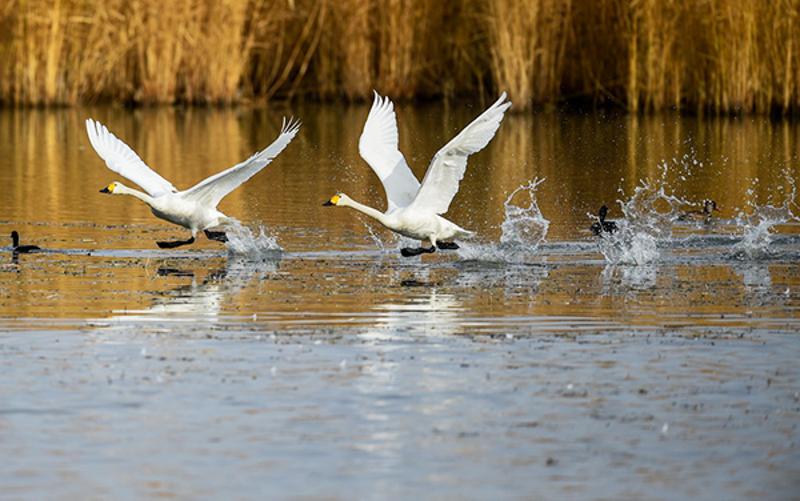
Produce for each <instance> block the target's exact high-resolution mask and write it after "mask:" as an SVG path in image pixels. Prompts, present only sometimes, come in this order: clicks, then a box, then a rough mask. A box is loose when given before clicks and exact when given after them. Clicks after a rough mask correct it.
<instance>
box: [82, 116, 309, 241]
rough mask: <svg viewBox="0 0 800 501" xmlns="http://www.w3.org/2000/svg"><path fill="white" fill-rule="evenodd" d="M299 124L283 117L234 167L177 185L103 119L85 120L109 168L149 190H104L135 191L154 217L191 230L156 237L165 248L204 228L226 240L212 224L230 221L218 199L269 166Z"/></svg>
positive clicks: (114, 187)
mask: <svg viewBox="0 0 800 501" xmlns="http://www.w3.org/2000/svg"><path fill="white" fill-rule="evenodd" d="M299 130H300V122H299V121H295V120H291V119H290V120H289V121H287V120H286V119H285V118H284V120H283V125H282V127H281V132H280V135H278V138H277V139H276V140H275V141H273V143H272V144H270V145H269V146H267V147H266V148H265V149H263V150H261V151H259V152H258V153H256V154H255V155H253V156H251V157H250V158H248V159H247V160H245V161H244V162H241V163H240V164H237V165H234V166H233V167H231V168H230V169H227V170H225V171H222V172H220V173H218V174H215V175H213V176H211V177H209V178H206V179H204V180H203V181H200V182H199V183H197V184H196V185H194V186H192V187H191V188H189V189H188V190H184V191H178V190H177V189H176V188H175V187H174V186H172V183H170V182H169V181H167V180H166V179H164V178H163V177H161V176H159V175H158V174H157V173H156V172H155V171H153V170H152V169H151V168H150V167H148V166H147V164H145V163H144V162H143V161H142V159H141V158H139V156H138V155H137V154H136V152H134V151H133V150H132V149H131V148H130V147H129V146H128V145H127V144H125V143H124V142H122V141H121V140H119V139H118V138H117V137H116V136H114V134H112V133H111V132H109V131H108V129H107V128H106V127H105V125H103V124H101V123H99V122H95V121H94V120H92V119H91V118H90V119H88V120H86V132H87V134H88V135H89V142H90V143H92V147H93V148H94V150H95V151H96V152H97V154H98V155H99V156H100V158H102V159H103V160H104V161H105V162H106V165H107V166H108V168H109V169H111V170H113V171H114V172H116V173H118V174H121V175H122V176H124V177H126V178H127V179H130V180H131V181H133V182H134V183H136V184H138V185H139V186H141V187H142V188H144V190H145V191H146V192H147V193H143V192H141V191H138V190H134V189H132V188H128V187H127V186H125V185H123V184H122V183H120V182H118V181H115V182H113V183H111V184H109V185H108V186H106V187H105V188H103V189H102V190H100V192H101V193H109V194H114V195H131V196H133V197H136V198H138V199H139V200H141V201H143V202H144V203H146V204H147V205H149V206H150V210H151V211H152V212H153V214H154V215H155V216H156V217H158V218H161V219H164V220H166V221H169V222H170V223H173V224H177V225H178V226H183V227H184V228H186V229H188V230H190V231H191V232H192V237H191V238H190V239H189V240H184V241H176V242H156V243H157V244H158V246H159V247H161V248H162V249H164V248H173V247H178V246H180V245H187V244H191V243H193V242H194V239H195V237H196V236H197V232H198V231H203V232H205V234H206V236H207V237H208V238H209V239H212V240H218V241H220V242H225V241H226V240H227V238H226V237H225V233H224V232H220V231H209V230H208V229H209V228H214V227H217V226H221V225H224V224H226V223H229V222H231V221H232V219H231V218H229V217H227V216H226V215H225V214H223V213H222V212H220V211H218V210H217V204H219V202H220V201H221V200H222V199H223V198H224V197H225V195H227V194H228V193H230V192H232V191H233V190H235V189H236V188H238V187H239V186H240V185H241V184H242V183H244V182H245V181H247V180H248V179H250V178H251V177H253V176H254V175H256V174H257V173H258V172H259V171H260V170H261V169H263V168H264V167H266V165H267V164H269V163H270V162H271V161H272V159H274V158H275V157H276V156H278V154H279V153H280V152H282V151H283V149H284V148H286V146H287V145H288V144H289V143H290V142H291V141H292V139H294V136H295V135H296V134H297V131H299Z"/></svg>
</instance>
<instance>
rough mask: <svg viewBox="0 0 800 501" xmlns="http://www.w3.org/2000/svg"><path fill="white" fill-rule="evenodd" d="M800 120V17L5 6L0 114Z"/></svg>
mask: <svg viewBox="0 0 800 501" xmlns="http://www.w3.org/2000/svg"><path fill="white" fill-rule="evenodd" d="M373 88H375V89H378V90H379V91H381V92H383V93H386V94H388V95H391V96H392V97H394V98H397V99H403V98H415V97H420V96H446V97H451V96H458V95H474V94H476V93H478V94H497V93H498V92H499V91H501V90H507V91H508V92H509V94H510V96H511V99H512V100H513V101H514V103H515V109H526V108H529V107H532V106H537V105H542V104H548V103H558V102H564V101H572V100H575V99H580V100H588V101H590V102H594V103H609V104H612V105H617V106H624V107H626V108H627V109H629V110H631V111H639V110H645V111H654V110H661V109H667V108H676V109H689V110H697V111H703V112H721V113H727V112H760V113H767V112H781V113H788V112H792V111H796V110H798V109H800V0H702V1H700V0H697V1H681V0H594V1H591V2H590V1H580V0H452V1H449V2H442V1H439V0H221V1H211V0H174V1H171V2H168V3H163V2H161V1H160V0H129V1H128V0H5V2H3V3H1V4H0V102H3V103H6V104H18V105H39V104H72V103H77V102H85V101H96V100H115V101H122V102H133V103H173V102H178V101H180V102H191V103H231V102H237V101H242V100H251V99H254V100H262V99H271V98H273V97H291V96H294V95H298V94H303V95H312V96H315V97H318V98H322V99H328V98H338V97H345V98H347V99H350V100H358V99H370V98H371V96H370V90H371V89H373Z"/></svg>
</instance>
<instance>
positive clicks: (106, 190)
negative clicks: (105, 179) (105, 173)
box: [100, 186, 111, 193]
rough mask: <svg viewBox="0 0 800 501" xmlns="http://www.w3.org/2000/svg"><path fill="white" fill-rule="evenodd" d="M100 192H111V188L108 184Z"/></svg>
mask: <svg viewBox="0 0 800 501" xmlns="http://www.w3.org/2000/svg"><path fill="white" fill-rule="evenodd" d="M100 193H111V190H109V189H108V186H106V187H105V188H103V189H102V190H100Z"/></svg>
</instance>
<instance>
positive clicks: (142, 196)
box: [114, 184, 154, 207]
mask: <svg viewBox="0 0 800 501" xmlns="http://www.w3.org/2000/svg"><path fill="white" fill-rule="evenodd" d="M117 193H119V194H120V195H130V196H132V197H136V198H138V199H139V200H141V201H142V202H144V203H146V204H147V205H149V206H151V207H152V206H153V202H154V200H153V197H151V196H150V195H148V194H147V193H142V192H141V191H139V190H134V189H133V188H128V187H127V186H123V185H121V184H117V187H116V188H115V189H114V194H117Z"/></svg>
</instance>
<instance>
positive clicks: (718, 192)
mask: <svg viewBox="0 0 800 501" xmlns="http://www.w3.org/2000/svg"><path fill="white" fill-rule="evenodd" d="M480 109H481V105H478V104H475V105H473V106H471V107H469V106H467V105H451V106H442V105H431V106H418V107H413V106H409V105H401V106H398V117H399V132H400V146H401V150H402V151H403V152H404V153H405V156H406V159H407V160H408V162H409V164H410V165H411V167H412V169H413V170H414V172H415V173H416V174H417V175H418V176H419V177H420V178H421V177H422V176H423V175H424V172H425V169H426V168H427V165H428V162H429V160H430V158H431V157H432V156H433V155H434V154H435V152H436V151H437V150H438V149H439V148H440V147H441V146H442V145H443V144H445V143H446V142H447V141H448V140H449V139H450V138H451V137H452V136H454V135H455V134H456V133H457V132H458V131H459V130H460V128H461V127H462V126H463V125H464V124H466V123H467V122H468V121H469V120H471V119H472V118H473V117H474V116H475V115H476V114H477V113H478V112H479V111H480ZM366 113H367V107H365V106H360V105H358V106H356V105H353V106H333V105H316V104H304V105H299V106H298V107H297V108H295V109H291V110H288V109H271V108H257V109H229V108H224V109H213V108H208V109H206V108H188V109H181V108H144V109H135V110H129V109H124V108H106V107H102V108H72V109H63V110H26V111H18V110H4V111H0V185H2V186H3V195H2V197H0V232H3V233H4V234H7V233H8V232H9V231H10V230H11V229H19V230H20V231H21V232H22V237H23V241H24V242H30V243H37V244H39V245H42V246H45V247H47V248H50V249H71V250H76V251H77V250H84V251H87V252H88V251H92V250H101V251H102V250H108V249H145V250H148V251H149V252H152V253H153V254H151V255H150V256H151V257H147V258H141V257H137V258H130V257H115V256H113V255H105V256H104V257H103V256H101V257H98V256H96V255H95V256H84V255H70V256H64V255H46V256H42V255H39V256H21V257H20V262H19V264H17V265H14V264H11V263H10V257H9V254H0V258H2V259H4V260H6V261H5V262H4V263H3V264H0V286H2V293H0V316H2V317H6V318H33V317H36V318H48V317H60V318H99V319H102V318H106V317H109V316H112V315H117V316H121V317H130V318H136V317H137V316H140V317H141V316H142V315H144V316H148V315H149V316H155V317H156V318H162V317H163V318H167V317H171V316H172V317H174V316H175V315H179V314H180V312H181V311H184V312H186V313H187V314H191V313H192V311H195V312H198V311H201V310H202V311H203V312H205V313H208V312H209V311H210V310H212V309H214V308H216V309H217V310H219V311H222V312H225V315H227V316H231V317H232V318H233V317H237V316H240V315H243V316H250V315H252V314H253V313H256V314H257V317H259V318H261V320H260V322H262V324H263V325H265V326H267V327H276V326H279V325H286V324H287V322H289V321H290V320H291V321H292V322H294V323H295V325H303V322H310V323H311V324H314V325H319V324H324V323H330V324H332V325H335V324H337V323H347V322H351V323H358V322H361V323H363V324H365V325H372V324H375V325H378V326H380V325H384V326H390V325H397V326H399V327H401V328H402V327H403V326H409V325H411V326H413V325H415V321H416V320H415V319H414V315H416V316H418V317H420V318H421V320H418V321H416V322H417V325H419V324H420V323H422V324H424V323H425V318H428V317H430V318H432V319H439V321H440V322H441V319H445V322H444V324H441V325H439V324H437V322H436V321H435V320H432V321H430V322H429V324H431V325H434V324H436V325H439V327H440V328H441V329H443V332H461V331H464V330H470V329H472V328H480V326H481V324H482V323H491V322H493V321H494V322H500V323H502V322H505V321H510V320H503V321H501V320H500V319H502V318H505V319H509V318H512V317H515V316H516V317H519V318H520V319H521V320H519V321H518V323H519V324H523V323H525V322H528V323H530V322H532V320H531V319H532V318H547V317H571V316H593V317H596V318H601V319H606V320H611V319H615V318H616V317H618V316H619V315H622V316H623V317H626V316H627V320H626V322H630V323H637V322H645V323H646V322H649V321H651V320H652V319H653V318H655V319H657V321H656V322H655V323H661V322H664V321H665V320H664V319H667V318H670V317H672V316H676V315H677V316H679V317H681V316H683V317H685V316H686V314H687V313H689V312H691V313H692V314H697V315H717V316H719V315H720V314H725V313H730V312H737V313H743V312H745V311H747V310H748V306H747V305H748V303H753V302H754V301H755V302H758V301H759V298H758V297H757V295H758V291H759V290H762V289H763V287H761V286H759V285H758V284H755V285H754V284H753V283H750V284H748V283H747V282H746V280H747V277H745V278H743V277H742V274H741V273H737V271H736V269H735V267H733V266H722V265H715V266H672V267H669V269H666V270H655V269H653V270H650V271H648V270H639V272H635V273H634V272H627V273H626V274H621V273H620V272H615V273H616V274H611V275H603V274H602V266H601V265H600V264H599V263H598V262H594V263H592V264H580V263H577V264H576V263H573V264H568V265H564V266H557V267H553V268H549V269H547V270H541V269H540V270H538V271H530V272H528V271H525V270H523V271H520V270H519V269H514V270H511V271H509V270H505V271H503V270H500V271H498V272H491V273H488V274H487V273H484V272H481V271H480V270H478V271H474V270H473V271H470V270H467V271H465V270H463V269H459V268H457V267H453V266H450V265H446V266H444V267H439V268H434V269H431V270H428V271H425V270H426V268H425V267H423V268H420V267H416V266H409V265H407V264H398V261H397V260H396V257H395V256H390V257H383V258H376V257H374V256H373V257H365V258H364V259H361V260H356V261H341V260H340V259H339V258H337V257H336V256H337V254H330V255H327V256H326V257H324V258H308V259H306V258H292V259H287V260H284V261H282V262H281V263H280V264H279V265H278V266H277V267H276V268H275V269H274V270H267V271H265V270H261V271H260V272H253V273H251V274H249V275H248V274H246V273H245V274H241V273H239V274H238V275H236V276H235V277H233V278H231V277H228V278H219V277H216V278H215V277H214V276H213V275H212V271H213V270H219V269H225V268H226V266H228V264H227V260H226V258H225V257H224V250H223V248H222V247H221V246H220V245H219V244H217V243H214V242H208V241H206V240H204V239H200V242H199V243H198V244H197V245H195V246H194V248H192V249H190V250H191V251H197V250H205V251H208V252H216V253H218V254H216V257H205V258H190V259H188V260H186V259H184V260H177V261H175V260H174V259H173V258H165V257H163V256H166V254H159V251H158V250H157V249H155V244H154V241H155V240H156V239H160V238H169V239H171V238H182V237H183V235H185V231H184V230H182V229H180V228H177V227H174V226H171V225H169V224H167V223H164V222H161V221H159V220H156V219H155V218H154V217H153V216H152V215H151V214H150V211H149V209H148V208H147V207H145V206H144V205H143V204H141V203H139V202H138V201H136V200H133V199H130V198H127V197H109V196H105V195H102V194H99V193H98V189H99V188H101V187H103V186H105V185H107V184H108V183H109V182H110V181H113V180H115V179H118V176H117V175H116V174H115V173H113V172H111V171H109V170H108V169H106V168H105V166H104V164H103V163H102V161H101V160H100V159H99V158H98V157H97V155H96V154H95V153H94V151H93V150H92V149H91V147H90V146H89V143H88V140H87V139H86V134H85V129H84V125H83V121H84V120H85V119H86V118H87V117H93V118H95V119H97V120H100V121H101V122H103V123H105V124H106V125H107V126H108V127H109V129H110V130H111V131H112V132H114V133H115V134H116V135H117V136H118V137H120V138H121V139H123V140H124V141H125V142H126V143H128V144H129V145H130V146H131V147H132V148H133V149H134V150H135V151H137V152H138V153H139V155H140V156H141V157H142V158H143V159H144V160H145V162H146V163H148V164H149V165H150V166H151V167H153V168H154V169H155V170H157V171H158V172H159V173H161V174H162V175H163V176H164V177H165V178H167V179H169V180H170V181H172V182H173V184H175V185H176V186H177V187H178V188H180V189H182V188H187V187H189V186H191V185H193V184H194V183H196V182H198V181H200V180H202V179H203V178H205V177H207V176H209V175H211V174H214V173H216V172H218V171H219V170H222V169H224V168H227V167H229V166H231V165H233V164H235V163H237V162H239V161H241V160H242V159H244V158H246V157H247V156H248V155H250V154H251V153H252V152H254V151H256V150H257V149H260V148H262V147H264V146H265V145H266V144H268V143H270V142H271V141H272V140H273V139H274V137H275V136H276V134H277V132H278V130H279V127H280V121H281V116H282V115H287V116H288V115H294V116H297V117H299V118H300V119H302V120H303V122H304V125H303V128H302V129H301V133H300V134H299V135H298V137H297V139H296V140H295V141H294V142H293V143H292V144H291V145H290V146H289V147H288V148H287V149H286V151H285V152H284V153H283V154H282V155H281V156H279V157H278V158H277V159H276V160H275V161H274V162H273V163H272V164H271V165H270V166H268V167H267V168H266V169H265V170H264V171H263V172H261V173H259V174H258V175H257V176H256V177H254V178H253V179H251V180H250V181H249V182H248V183H247V184H245V185H244V186H243V187H242V188H240V189H238V190H236V191H234V192H233V193H231V194H230V195H229V196H228V197H227V198H226V199H225V200H224V201H223V202H222V204H221V207H220V208H221V210H223V212H225V213H226V214H228V215H230V216H233V217H236V218H237V219H240V220H241V221H243V222H245V223H247V224H250V225H258V224H263V225H264V226H266V227H267V228H270V229H272V231H273V232H274V233H275V234H276V235H277V237H278V240H279V242H280V244H281V245H282V246H283V247H284V248H285V249H287V250H289V251H292V252H316V251H329V250H334V249H335V250H343V251H351V250H358V251H364V250H373V249H375V248H376V247H375V244H374V242H373V241H372V240H371V239H370V238H369V236H368V233H367V230H366V228H365V224H369V225H370V227H372V228H374V229H375V231H376V232H377V234H378V235H379V236H380V237H381V238H383V239H385V240H389V239H390V234H389V233H388V232H387V231H385V230H383V229H380V228H378V226H377V225H376V224H374V223H372V222H368V221H365V220H364V219H363V218H362V217H361V216H359V215H357V214H355V213H354V212H352V211H348V210H343V209H335V208H333V209H331V208H323V207H322V206H321V204H322V202H323V201H325V200H327V199H328V198H329V197H330V196H331V195H332V194H333V193H335V192H336V191H344V192H346V193H348V194H349V195H350V196H352V197H353V198H355V199H357V200H359V201H361V202H363V203H367V204H370V205H373V206H375V207H378V208H383V207H384V204H385V202H384V198H383V193H382V189H381V186H380V183H379V182H378V179H377V178H376V177H375V176H374V175H373V174H372V172H371V170H370V169H369V167H368V166H367V165H366V164H365V163H364V162H363V161H362V160H361V158H360V157H359V156H358V137H359V135H360V132H361V128H362V126H363V121H364V118H365V116H366ZM799 131H800V128H799V127H798V126H797V125H796V124H793V123H791V122H788V121H783V122H770V121H768V120H764V119H760V118H745V119H738V118H737V119H731V118H725V119H709V120H697V119H694V118H685V117H679V116H673V115H660V116H652V117H644V116H619V115H610V116H603V115H602V114H591V115H561V114H541V115H530V114H525V115H510V116H508V117H507V118H506V119H505V121H504V123H503V125H502V126H501V128H500V130H499V132H498V134H497V137H496V138H495V140H494V141H493V142H492V143H490V145H489V147H487V149H486V150H485V151H483V152H481V153H479V154H476V155H474V156H473V157H472V158H471V160H470V163H469V167H468V170H467V174H466V177H465V179H464V181H463V183H462V189H461V191H460V192H459V194H458V196H457V197H456V199H455V201H454V203H453V204H452V208H451V212H450V213H449V216H448V217H450V218H452V219H453V220H454V221H456V222H458V223H459V224H461V225H463V226H465V227H467V228H470V229H473V230H476V231H478V232H479V234H480V235H481V236H482V237H483V238H488V239H497V238H498V236H499V233H500V230H499V226H500V224H501V223H502V221H503V217H504V213H503V201H504V200H505V199H506V197H507V195H508V193H510V192H511V191H512V190H514V189H515V188H516V187H517V186H519V185H520V184H523V183H526V182H527V181H529V180H530V179H532V178H533V177H536V176H538V177H546V178H547V181H546V182H545V183H544V184H543V185H541V187H540V189H539V197H538V200H539V204H540V207H541V209H542V212H543V214H544V216H545V217H547V218H548V219H550V221H551V226H550V233H549V235H548V239H549V240H550V241H558V240H576V239H578V240H580V239H584V240H585V239H588V238H589V235H588V232H587V231H586V227H587V226H588V225H589V223H590V222H591V221H590V220H589V219H588V218H587V216H586V213H587V212H594V211H595V210H596V208H597V207H598V206H599V205H601V204H603V203H607V204H609V205H612V202H613V201H614V200H616V199H617V198H619V197H620V194H619V193H618V191H617V190H618V189H619V188H622V189H624V191H625V192H626V193H631V192H632V191H633V188H634V187H635V185H636V184H637V183H638V181H639V180H640V179H642V178H644V177H648V176H649V177H651V178H655V177H658V176H659V175H660V170H659V167H658V166H659V164H660V163H661V162H662V161H664V160H667V161H670V160H671V159H673V158H677V159H680V158H681V157H683V155H685V154H686V155H689V156H688V161H689V162H690V163H692V164H694V161H697V163H698V165H693V167H692V173H691V176H690V177H688V178H687V179H685V180H683V179H680V177H679V175H680V173H678V172H677V170H675V171H671V172H670V173H669V176H668V177H669V180H670V182H671V184H672V185H673V186H674V187H676V188H677V189H678V190H679V193H678V194H679V195H683V196H685V197H687V198H690V199H694V200H697V201H699V200H702V199H704V198H713V199H715V200H717V201H718V203H719V205H720V206H721V207H722V209H723V213H722V216H723V217H731V216H732V215H733V214H734V209H735V208H736V207H740V208H741V207H744V206H745V202H746V201H747V197H748V196H751V195H749V194H748V188H750V187H751V186H752V187H754V188H755V190H754V193H753V195H752V196H754V197H755V198H756V199H757V200H758V201H759V202H763V201H765V200H766V199H767V197H768V196H770V195H773V196H774V195H775V194H776V193H777V192H776V187H777V186H779V185H785V184H786V183H785V174H784V170H788V171H789V172H790V173H791V174H792V175H793V176H794V177H795V178H797V177H799V176H800V162H798V161H797V158H798V146H797V145H798V144H800V137H798V134H799ZM700 163H702V165H700ZM756 178H757V179H758V183H757V184H752V183H751V180H753V179H756ZM128 184H132V183H128ZM779 199H780V197H779ZM3 245H5V244H3ZM392 245H394V244H392ZM188 255H189V256H191V255H192V254H188ZM338 256H340V257H343V256H345V255H344V254H338ZM594 259H598V257H597V256H595V257H594ZM173 261H174V262H173ZM439 261H442V262H444V263H445V264H446V263H449V260H448V259H447V258H444V257H442V256H439V255H434V256H431V257H430V258H426V259H425V260H424V261H423V262H425V263H437V262H439ZM164 266H168V267H169V266H174V267H176V268H180V269H183V268H186V269H188V271H189V272H191V273H192V274H194V277H192V278H189V277H186V276H169V275H167V276H163V275H159V273H158V269H159V268H160V267H164ZM796 271H797V268H796V266H792V265H788V264H775V265H772V266H768V267H764V268H763V269H762V270H761V272H760V273H762V274H767V275H769V277H768V280H769V282H768V285H767V286H766V287H767V288H769V289H774V290H778V289H779V288H786V287H797V285H798V278H797V273H796ZM520 274H522V275H524V276H522V277H520V276H518V275H520ZM209 276H210V277H211V278H209ZM409 280H411V281H420V282H423V285H424V286H423V287H405V286H403V285H402V284H403V281H409ZM751 282H752V281H751ZM708 284H717V286H718V288H719V290H721V291H722V293H721V295H720V296H719V297H715V296H714V291H713V287H712V289H709V285H708ZM425 285H427V286H430V285H434V286H436V287H437V290H436V291H431V290H428V289H429V287H425ZM781 290H782V289H781ZM332 298H335V299H332ZM205 300H209V301H213V302H214V305H215V306H213V307H212V306H209V304H208V303H204V302H203V301H205ZM192 301H195V302H194V303H193V302H192ZM770 301H771V302H772V303H774V298H772V299H770ZM770 301H767V302H766V303H770ZM793 301H794V302H793ZM795 303H796V300H794V299H792V298H790V299H788V300H787V303H786V304H777V305H776V304H766V307H770V308H773V310H770V311H773V312H774V309H775V308H778V309H780V311H782V312H783V313H781V315H784V316H787V317H796V316H797V313H796V312H797V305H796V304H795ZM193 308H194V309H193ZM751 309H752V308H751ZM215 311H216V310H215ZM159 312H161V313H159ZM310 314H313V315H312V317H313V318H311V319H310V320H308V319H306V320H304V316H307V315H310ZM362 314H363V315H365V316H364V317H363V318H361V319H360V320H359V318H360V317H359V316H358V315H362ZM159 315H161V317H159ZM779 316H780V315H779ZM487 319H488V320H487ZM492 319H494V320H492ZM637 319H638V320H637ZM658 319H660V320H658ZM703 321H704V320H696V322H698V323H702V322H703ZM513 322H517V321H513ZM445 324H446V325H445Z"/></svg>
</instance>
